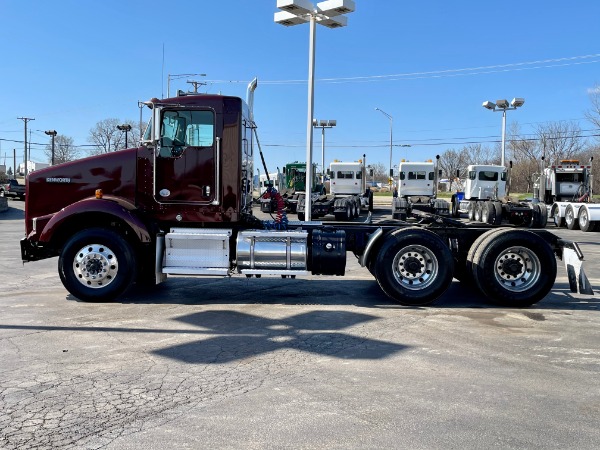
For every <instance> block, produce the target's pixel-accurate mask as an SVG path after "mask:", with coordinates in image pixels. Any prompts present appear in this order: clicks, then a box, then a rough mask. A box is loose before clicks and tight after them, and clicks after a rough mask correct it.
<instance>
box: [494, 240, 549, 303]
mask: <svg viewBox="0 0 600 450" xmlns="http://www.w3.org/2000/svg"><path fill="white" fill-rule="evenodd" d="M541 270H542V265H541V264H540V260H539V258H538V257H537V256H536V254H535V253H534V252H533V251H531V250H530V249H528V248H526V247H520V246H515V247H510V248H507V249H506V250H504V251H502V252H501V253H500V254H499V255H498V257H497V258H496V261H495V264H494V275H495V277H496V281H497V282H498V283H500V285H501V286H502V287H504V288H505V289H507V290H509V291H511V292H523V291H525V290H527V289H529V288H531V287H532V286H533V285H535V284H536V283H537V281H538V280H539V278H540V275H541Z"/></svg>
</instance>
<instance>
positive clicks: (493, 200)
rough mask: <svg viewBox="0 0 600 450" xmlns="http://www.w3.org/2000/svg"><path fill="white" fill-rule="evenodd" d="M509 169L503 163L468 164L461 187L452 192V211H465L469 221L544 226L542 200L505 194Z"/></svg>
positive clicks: (457, 214)
mask: <svg viewBox="0 0 600 450" xmlns="http://www.w3.org/2000/svg"><path fill="white" fill-rule="evenodd" d="M508 182H509V173H508V171H507V169H506V167H504V166H496V165H487V164H485V165H484V164H473V165H470V166H468V167H467V179H466V181H465V186H464V190H463V191H462V192H456V193H455V194H454V195H453V196H452V200H451V202H452V215H453V216H454V217H458V216H459V215H460V214H461V213H466V214H467V217H468V219H469V220H470V221H475V222H483V223H488V224H494V225H500V224H501V223H503V222H508V223H510V224H512V225H517V226H527V227H531V228H544V227H545V226H546V223H547V221H548V212H547V207H546V205H545V204H544V203H543V202H525V201H516V202H515V201H513V200H511V199H510V197H508V191H509V189H508V186H509V184H508Z"/></svg>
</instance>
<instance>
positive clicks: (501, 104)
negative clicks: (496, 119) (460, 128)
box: [481, 97, 525, 166]
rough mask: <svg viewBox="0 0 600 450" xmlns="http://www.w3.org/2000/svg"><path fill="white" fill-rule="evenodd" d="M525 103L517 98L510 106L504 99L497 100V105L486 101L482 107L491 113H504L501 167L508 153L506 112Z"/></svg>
mask: <svg viewBox="0 0 600 450" xmlns="http://www.w3.org/2000/svg"><path fill="white" fill-rule="evenodd" d="M524 103H525V99H524V98H520V97H515V98H513V99H512V101H511V102H510V106H509V104H508V100H504V99H501V100H496V103H494V102H490V101H489V100H486V101H485V102H483V105H481V106H483V107H484V108H486V109H489V110H490V111H494V112H498V111H502V157H501V160H500V165H501V166H503V165H504V155H505V153H506V111H510V110H513V109H517V108H520V107H521V106H523V104H524Z"/></svg>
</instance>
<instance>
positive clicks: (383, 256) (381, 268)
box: [373, 228, 454, 306]
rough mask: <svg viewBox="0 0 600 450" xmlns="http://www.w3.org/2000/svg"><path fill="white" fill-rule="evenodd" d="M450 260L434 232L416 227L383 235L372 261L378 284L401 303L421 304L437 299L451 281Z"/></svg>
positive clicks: (440, 240)
mask: <svg viewBox="0 0 600 450" xmlns="http://www.w3.org/2000/svg"><path fill="white" fill-rule="evenodd" d="M453 271H454V260H453V258H452V253H451V252H450V249H449V248H448V246H447V245H446V244H445V243H444V241H443V240H442V239H441V238H440V237H439V236H437V235H436V234H434V233H432V232H430V231H427V230H422V229H417V228H405V229H402V230H398V231H395V232H393V233H392V234H390V235H389V236H387V237H386V240H385V242H384V243H383V246H382V247H381V249H380V250H379V252H378V254H377V257H376V259H375V261H374V264H373V272H374V275H375V278H376V279H377V282H378V283H379V286H380V287H381V289H382V290H383V292H385V293H386V294H387V295H388V296H389V297H391V298H393V299H394V300H395V301H397V302H398V303H400V304H402V305H407V306H422V305H427V304H429V303H431V302H433V301H434V300H435V299H437V298H438V297H439V296H440V295H442V294H443V293H444V291H445V290H446V289H447V288H448V286H449V285H450V283H451V282H452V274H453Z"/></svg>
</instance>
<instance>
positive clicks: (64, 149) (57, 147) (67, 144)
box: [44, 134, 80, 164]
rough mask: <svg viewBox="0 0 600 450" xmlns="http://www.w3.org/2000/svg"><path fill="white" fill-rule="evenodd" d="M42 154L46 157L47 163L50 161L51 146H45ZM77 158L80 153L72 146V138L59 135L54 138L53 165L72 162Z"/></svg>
mask: <svg viewBox="0 0 600 450" xmlns="http://www.w3.org/2000/svg"><path fill="white" fill-rule="evenodd" d="M44 154H45V155H46V156H47V157H48V161H52V144H48V145H46V147H45V148H44ZM79 156H80V152H79V149H78V148H77V147H75V145H74V144H73V138H71V137H68V136H62V135H60V134H59V135H57V136H56V137H55V138H54V164H61V163H64V162H67V161H74V160H76V159H77V158H79Z"/></svg>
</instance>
